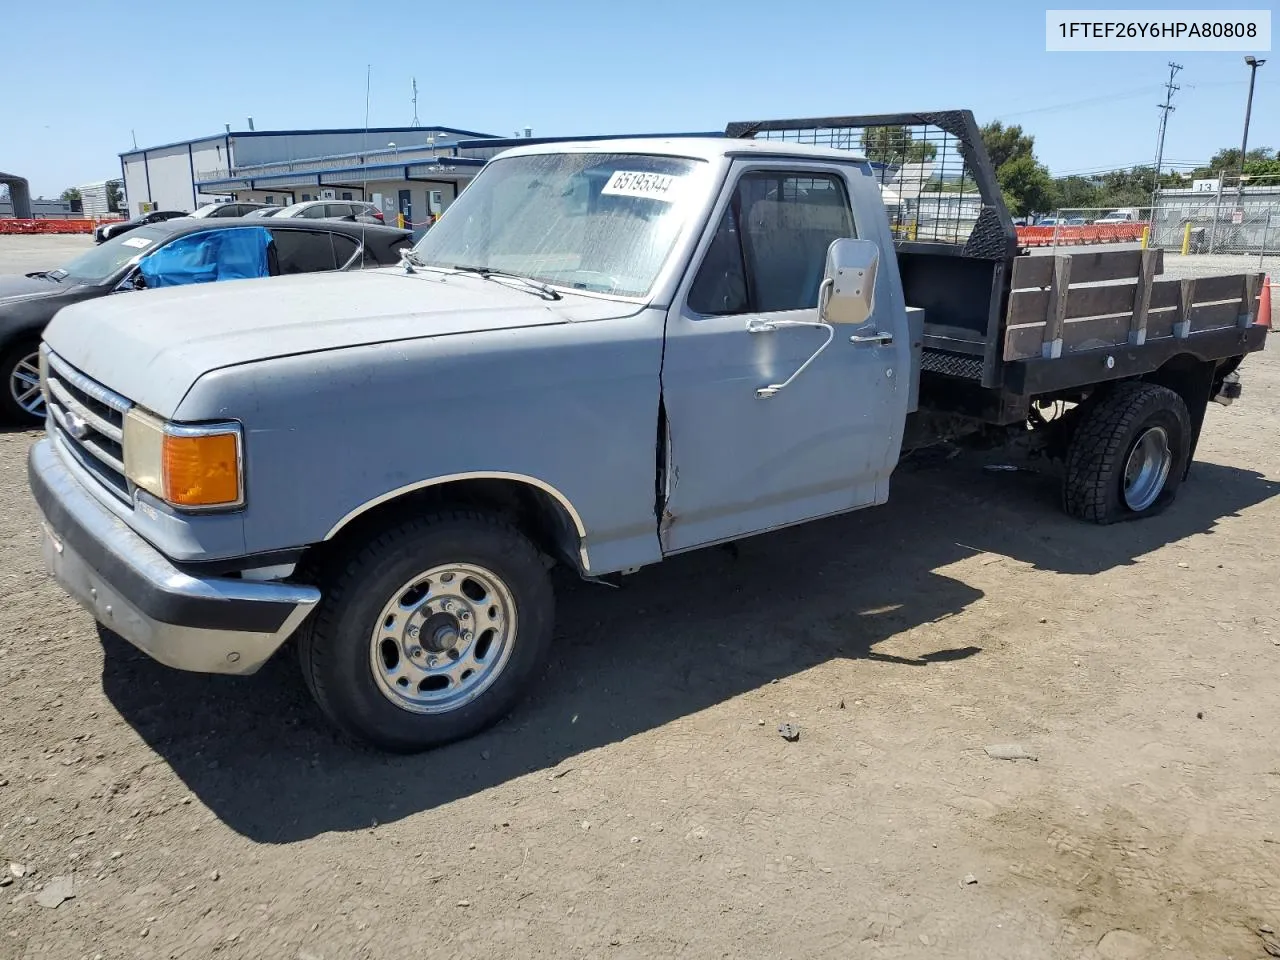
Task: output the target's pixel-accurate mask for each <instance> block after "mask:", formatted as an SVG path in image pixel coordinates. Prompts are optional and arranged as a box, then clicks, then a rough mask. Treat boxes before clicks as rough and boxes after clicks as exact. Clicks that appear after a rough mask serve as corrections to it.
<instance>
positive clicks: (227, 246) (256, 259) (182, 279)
mask: <svg viewBox="0 0 1280 960" xmlns="http://www.w3.org/2000/svg"><path fill="white" fill-rule="evenodd" d="M270 242H271V234H270V233H268V232H267V229H266V228H265V227H238V228H233V229H227V230H209V231H206V232H203V233H192V234H189V235H187V236H185V237H179V238H178V239H177V240H175V241H173V243H169V244H165V245H164V246H163V247H161V248H160V249H159V250H157V251H155V252H154V253H152V254H150V255H148V256H146V257H143V258H142V262H141V263H139V264H138V271H139V272H140V273H141V274H142V279H143V280H144V281H145V282H146V284H147V287H148V289H154V288H156V287H180V286H184V285H186V284H190V283H214V282H216V281H218V280H245V279H248V278H250V277H265V276H267V275H268V269H267V245H268V244H269V243H270Z"/></svg>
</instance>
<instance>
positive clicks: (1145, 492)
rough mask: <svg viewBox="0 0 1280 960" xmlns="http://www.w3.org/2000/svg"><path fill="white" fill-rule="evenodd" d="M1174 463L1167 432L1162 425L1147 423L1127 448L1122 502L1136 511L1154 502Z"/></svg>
mask: <svg viewBox="0 0 1280 960" xmlns="http://www.w3.org/2000/svg"><path fill="white" fill-rule="evenodd" d="M1172 465H1173V451H1172V450H1170V449H1169V433H1168V431H1166V430H1165V428H1164V427H1148V428H1147V429H1146V430H1145V431H1144V432H1143V433H1142V435H1141V436H1139V437H1138V439H1137V441H1136V442H1135V443H1134V445H1133V448H1132V449H1131V450H1130V451H1129V459H1128V460H1127V461H1125V465H1124V502H1125V506H1127V507H1128V508H1129V509H1130V510H1133V511H1134V512H1138V511H1141V510H1145V509H1147V507H1149V506H1151V505H1152V504H1153V503H1155V502H1156V498H1157V497H1159V496H1160V491H1162V490H1163V489H1164V483H1165V481H1166V480H1167V479H1169V468H1170V467H1171V466H1172Z"/></svg>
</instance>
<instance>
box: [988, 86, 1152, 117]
mask: <svg viewBox="0 0 1280 960" xmlns="http://www.w3.org/2000/svg"><path fill="white" fill-rule="evenodd" d="M1152 89H1153V88H1152V87H1151V86H1150V85H1148V86H1145V87H1141V88H1139V89H1136V90H1129V91H1127V92H1124V93H1109V94H1106V95H1105V96H1099V97H1089V98H1088V99H1086V100H1073V101H1071V102H1070V103H1056V104H1051V105H1050V106H1047V107H1032V108H1030V109H1027V110H1015V111H1013V112H1012V113H1002V114H1000V115H999V116H997V117H995V118H994V119H996V120H1007V119H1009V118H1010V117H1025V116H1027V115H1028V114H1032V113H1057V112H1059V111H1061V110H1074V109H1075V108H1076V107H1088V106H1092V105H1093V104H1098V103H1115V102H1116V101H1117V100H1133V99H1135V98H1137V97H1145V96H1147V95H1148V94H1149V93H1151V91H1152Z"/></svg>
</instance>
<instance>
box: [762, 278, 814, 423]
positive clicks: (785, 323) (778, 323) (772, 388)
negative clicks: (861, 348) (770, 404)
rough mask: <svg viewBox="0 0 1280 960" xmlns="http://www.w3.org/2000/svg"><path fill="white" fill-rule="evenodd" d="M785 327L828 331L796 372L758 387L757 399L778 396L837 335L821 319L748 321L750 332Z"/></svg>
mask: <svg viewBox="0 0 1280 960" xmlns="http://www.w3.org/2000/svg"><path fill="white" fill-rule="evenodd" d="M829 282H830V281H824V282H823V286H824V287H825V286H826V284H827V283H829ZM819 296H821V294H819ZM783 327H814V328H817V329H819V330H825V331H827V339H826V340H825V341H823V344H822V346H820V347H819V348H818V349H817V350H815V351H814V352H813V356H811V357H810V358H809V359H808V360H806V361H805V362H804V363H802V364H800V367H799V368H798V369H797V370H796V372H795V373H793V374H791V376H789V377H787V379H785V380H783V381H782V382H781V383H771V384H769V385H768V386H767V387H759V388H757V389H756V399H757V400H768V399H770V398H771V397H776V396H777V395H778V393H779V392H780V391H782V390H785V389H786V388H787V387H788V386H790V385H791V381H793V380H795V378H796V377H798V376H800V374H802V373H804V371H805V370H806V369H807V368H808V366H809V364H811V363H813V361H815V360H817V359H818V357H819V356H820V355H821V353H822V351H823V350H825V349H827V347H829V346H831V341H832V340H834V339H835V337H836V328H835V327H833V326H832V325H831V324H829V323H823V322H822V321H820V320H817V321H810V320H748V321H747V332H748V333H775V332H776V331H778V330H780V329H781V328H783Z"/></svg>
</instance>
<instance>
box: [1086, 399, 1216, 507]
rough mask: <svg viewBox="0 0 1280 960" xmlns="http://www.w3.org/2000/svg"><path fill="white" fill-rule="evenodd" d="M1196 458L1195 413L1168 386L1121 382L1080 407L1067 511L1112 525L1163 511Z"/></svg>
mask: <svg viewBox="0 0 1280 960" xmlns="http://www.w3.org/2000/svg"><path fill="white" fill-rule="evenodd" d="M1190 457H1191V417H1190V415H1189V414H1188V412H1187V405H1186V403H1184V402H1183V400H1182V398H1181V397H1180V396H1178V394H1176V393H1174V392H1173V391H1172V390H1170V389H1169V388H1168V387H1162V386H1159V385H1157V384H1154V383H1143V382H1138V381H1131V382H1126V383H1121V384H1118V385H1117V386H1116V387H1114V388H1113V389H1111V390H1110V391H1108V392H1107V393H1106V394H1105V395H1104V396H1103V397H1101V398H1100V399H1098V400H1097V401H1096V402H1094V403H1092V404H1091V405H1090V406H1089V407H1088V408H1087V409H1086V410H1084V411H1082V412H1081V419H1080V421H1079V423H1078V424H1077V425H1076V429H1075V433H1074V435H1073V436H1072V438H1071V444H1070V447H1069V448H1068V450H1067V469H1066V477H1065V478H1064V481H1063V495H1062V502H1063V509H1065V510H1066V512H1067V513H1068V514H1070V515H1071V516H1073V517H1075V518H1076V519H1078V520H1085V521H1088V522H1089V523H1098V524H1108V523H1115V522H1117V521H1121V520H1136V519H1139V518H1141V517H1146V516H1150V515H1152V514H1154V513H1158V512H1159V511H1160V510H1163V509H1164V508H1165V507H1166V506H1167V505H1168V504H1169V503H1170V502H1172V500H1173V498H1174V495H1175V494H1176V493H1177V490H1178V486H1179V484H1181V482H1182V478H1183V476H1184V475H1185V474H1186V470H1187V462H1188V460H1189V459H1190Z"/></svg>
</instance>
